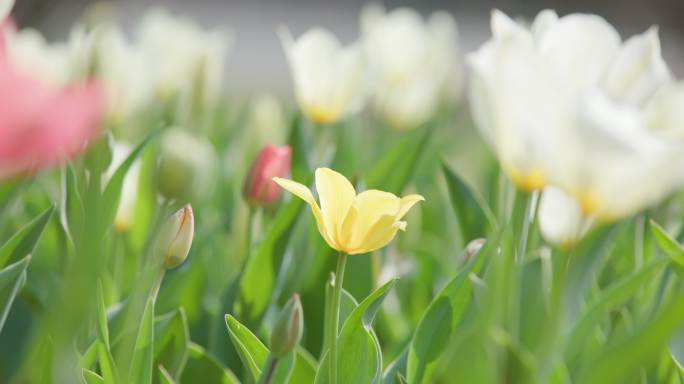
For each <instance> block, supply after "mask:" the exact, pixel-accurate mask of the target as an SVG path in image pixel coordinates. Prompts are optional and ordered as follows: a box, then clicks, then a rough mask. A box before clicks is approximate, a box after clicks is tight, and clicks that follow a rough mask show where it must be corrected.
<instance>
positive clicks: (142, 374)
mask: <svg viewBox="0 0 684 384" xmlns="http://www.w3.org/2000/svg"><path fill="white" fill-rule="evenodd" d="M153 360H154V298H153V297H152V296H150V297H148V298H147V304H145V310H144V312H143V315H142V319H141V321H140V327H139V328H138V335H137V337H136V340H135V348H134V349H133V356H132V357H131V370H130V372H129V381H130V382H131V383H139V384H149V383H152V362H153Z"/></svg>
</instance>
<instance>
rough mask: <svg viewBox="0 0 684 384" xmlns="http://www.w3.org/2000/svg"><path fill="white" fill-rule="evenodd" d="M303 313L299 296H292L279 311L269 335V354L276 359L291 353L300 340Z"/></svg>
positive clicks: (302, 327)
mask: <svg viewBox="0 0 684 384" xmlns="http://www.w3.org/2000/svg"><path fill="white" fill-rule="evenodd" d="M303 329H304V313H303V310H302V303H301V302H300V301H299V295H298V294H296V293H295V294H294V295H292V298H291V299H290V300H288V302H287V303H286V304H285V307H284V308H283V309H282V311H280V314H279V315H278V320H277V321H276V324H275V328H274V329H273V333H272V334H271V354H272V355H273V357H275V358H276V359H278V358H281V357H283V356H285V355H286V354H287V353H288V352H290V351H292V350H293V349H294V347H295V346H296V345H297V343H299V339H301V338H302V331H303Z"/></svg>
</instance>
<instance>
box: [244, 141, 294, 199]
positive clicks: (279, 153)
mask: <svg viewBox="0 0 684 384" xmlns="http://www.w3.org/2000/svg"><path fill="white" fill-rule="evenodd" d="M291 158H292V149H291V148H290V146H289V145H283V146H276V145H267V146H265V147H264V148H262V149H261V152H259V156H257V159H256V161H254V164H252V168H251V169H250V170H249V175H247V179H246V180H245V185H244V189H243V193H244V195H245V199H247V201H248V202H249V203H250V204H254V205H260V206H264V207H266V206H269V205H271V204H273V202H275V201H276V200H277V199H278V198H279V197H280V194H281V193H282V188H280V187H279V186H278V184H276V183H275V182H274V181H273V180H272V179H273V178H274V177H285V176H287V174H289V173H290V162H291Z"/></svg>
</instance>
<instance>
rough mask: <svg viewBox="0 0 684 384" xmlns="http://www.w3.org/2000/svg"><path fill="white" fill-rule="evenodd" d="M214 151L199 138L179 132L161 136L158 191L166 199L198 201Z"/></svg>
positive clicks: (206, 186) (207, 180)
mask: <svg viewBox="0 0 684 384" xmlns="http://www.w3.org/2000/svg"><path fill="white" fill-rule="evenodd" d="M214 161H215V159H214V149H213V147H212V146H211V144H210V143H209V142H208V141H207V140H206V139H204V138H202V137H197V136H194V135H193V134H191V133H190V132H187V131H185V130H183V129H180V128H172V129H169V130H168V131H166V132H165V133H164V135H163V136H162V138H161V143H160V154H159V168H158V171H157V172H158V173H157V182H158V185H157V187H158V189H159V192H161V194H162V195H163V196H164V197H166V198H168V199H179V200H181V201H188V200H193V199H198V198H200V197H202V196H203V195H204V194H205V193H206V192H207V190H208V189H209V186H210V183H211V181H212V174H213V173H214Z"/></svg>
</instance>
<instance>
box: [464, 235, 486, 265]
mask: <svg viewBox="0 0 684 384" xmlns="http://www.w3.org/2000/svg"><path fill="white" fill-rule="evenodd" d="M486 242H487V240H485V239H475V240H472V241H470V242H469V243H468V245H466V247H465V250H464V251H463V261H464V262H466V263H467V262H469V261H470V259H472V258H473V256H475V255H477V254H478V252H480V250H481V249H482V247H483V246H484V245H485V243H486Z"/></svg>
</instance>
